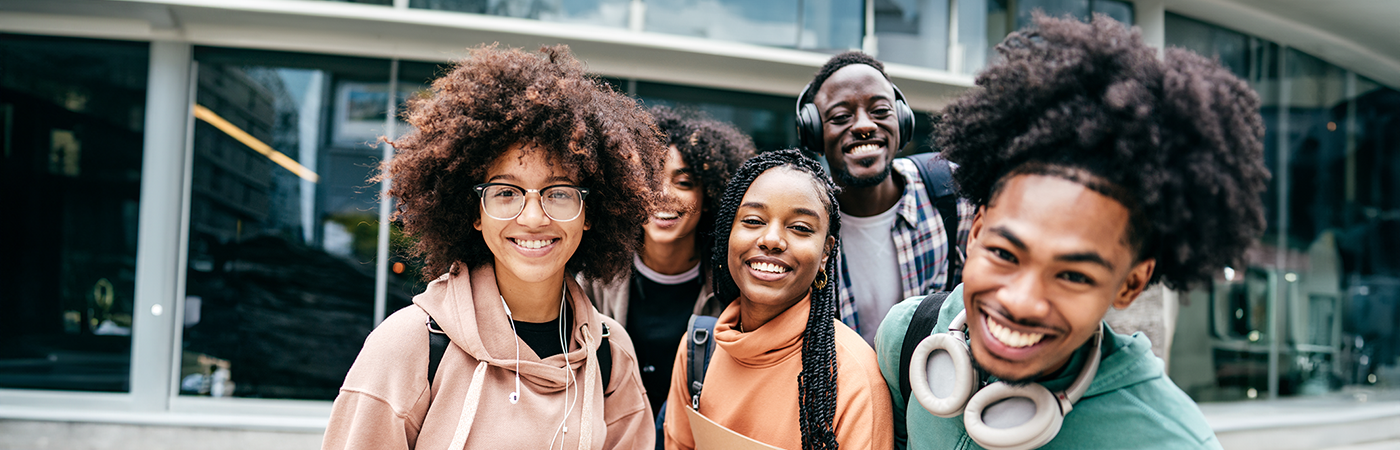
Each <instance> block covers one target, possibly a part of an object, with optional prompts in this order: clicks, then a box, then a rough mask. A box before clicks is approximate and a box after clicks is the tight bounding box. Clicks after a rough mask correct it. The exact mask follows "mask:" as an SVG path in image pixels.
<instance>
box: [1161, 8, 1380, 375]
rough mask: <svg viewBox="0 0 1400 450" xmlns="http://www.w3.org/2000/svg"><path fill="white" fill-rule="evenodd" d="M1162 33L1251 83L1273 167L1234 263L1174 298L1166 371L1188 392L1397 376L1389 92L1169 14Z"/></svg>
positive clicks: (1292, 53)
mask: <svg viewBox="0 0 1400 450" xmlns="http://www.w3.org/2000/svg"><path fill="white" fill-rule="evenodd" d="M1166 38H1167V43H1168V45H1176V46H1181V47H1185V48H1188V49H1191V50H1194V51H1196V52H1198V53H1201V54H1204V55H1212V56H1218V57H1219V58H1220V60H1221V62H1222V64H1224V65H1226V66H1227V67H1229V68H1230V69H1231V70H1232V71H1234V72H1235V73H1236V74H1238V75H1240V76H1241V77H1242V78H1244V79H1246V80H1247V81H1249V82H1250V84H1251V85H1252V86H1253V87H1254V88H1255V90H1256V91H1257V92H1258V93H1259V96H1260V99H1261V100H1262V104H1261V108H1260V113H1261V115H1262V116H1263V119H1264V124H1265V127H1266V132H1265V137H1264V152H1265V161H1266V164H1267V165H1268V166H1269V168H1270V170H1272V171H1273V178H1272V179H1271V180H1270V182H1269V189H1268V191H1267V192H1265V194H1264V195H1265V197H1264V204H1265V208H1266V211H1265V217H1266V219H1267V220H1268V228H1267V230H1266V232H1265V234H1264V236H1263V237H1261V239H1260V242H1259V246H1258V250H1256V251H1254V252H1252V253H1250V254H1249V255H1247V258H1246V265H1247V267H1240V268H1233V269H1232V270H1229V271H1226V272H1225V273H1222V274H1221V276H1220V278H1219V279H1218V280H1217V281H1216V282H1215V283H1214V284H1213V286H1210V287H1208V288H1206V289H1202V290H1200V291H1197V292H1193V293H1191V294H1190V301H1189V302H1187V303H1185V304H1184V305H1183V307H1182V309H1181V312H1180V316H1179V317H1178V320H1177V331H1176V336H1177V338H1176V341H1175V342H1174V343H1173V346H1172V356H1171V374H1172V379H1173V380H1174V381H1176V383H1177V384H1178V385H1179V386H1181V388H1182V389H1183V390H1185V391H1186V392H1187V393H1188V394H1190V395H1191V396H1192V397H1193V398H1195V399H1196V400H1197V401H1228V400H1240V399H1252V398H1269V397H1271V396H1273V395H1278V396H1294V395H1318V394H1325V393H1328V392H1334V391H1337V390H1342V389H1352V388H1355V387H1357V386H1364V387H1369V386H1381V387H1385V386H1394V385H1396V384H1400V369H1397V362H1400V361H1397V359H1398V358H1400V334H1398V333H1396V332H1395V331H1394V330H1396V329H1397V325H1400V258H1397V257H1395V256H1394V255H1396V254H1400V253H1398V252H1397V250H1400V239H1397V238H1396V236H1400V185H1397V184H1396V183H1395V182H1394V181H1392V180H1395V179H1397V178H1396V177H1397V176H1400V132H1397V131H1395V130H1400V92H1397V91H1396V90H1394V89H1391V88H1388V87H1384V86H1380V85H1378V84H1376V83H1374V82H1371V81H1369V80H1366V79H1364V78H1362V77H1358V76H1356V75H1355V74H1354V73H1351V72H1348V71H1347V70H1345V69H1343V68H1341V67H1338V66H1336V65H1333V64H1330V63H1327V62H1325V61H1323V60H1321V59H1318V58H1316V57H1313V56H1311V55H1308V54H1306V53H1302V52H1299V51H1297V50H1293V49H1288V48H1283V47H1280V46H1279V45H1277V44H1274V43H1271V42H1267V41H1263V40H1261V39H1258V38H1255V37H1251V36H1247V35H1244V34H1241V33H1237V32H1234V31H1231V30H1227V29H1223V28H1220V27H1217V26H1214V25H1210V24H1206V23H1203V22H1200V21H1196V20H1193V19H1188V18H1185V17H1181V16H1178V15H1175V14H1168V15H1167V21H1166ZM1271 356H1274V358H1273V359H1271V358H1270V357H1271ZM1271 361H1273V362H1272V363H1271Z"/></svg>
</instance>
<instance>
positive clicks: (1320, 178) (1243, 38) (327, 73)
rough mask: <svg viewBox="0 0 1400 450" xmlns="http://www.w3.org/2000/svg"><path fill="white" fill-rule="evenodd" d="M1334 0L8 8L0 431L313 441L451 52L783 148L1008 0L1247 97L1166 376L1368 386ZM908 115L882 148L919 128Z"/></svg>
mask: <svg viewBox="0 0 1400 450" xmlns="http://www.w3.org/2000/svg"><path fill="white" fill-rule="evenodd" d="M1359 3H1363V4H1353V5H1348V6H1324V5H1323V4H1322V2H1309V1H1303V0H1291V1H1282V2H1268V1H1263V0H1180V1H1174V0H1138V1H1122V0H778V1H764V2H748V1H739V0H360V1H346V2H339V1H314V0H240V1H233V0H112V1H99V0H69V1H44V0H6V1H4V2H0V122H2V123H0V126H2V127H0V145H3V151H4V164H3V169H0V170H3V173H4V177H3V180H4V181H3V183H4V184H5V186H6V188H7V189H6V190H5V191H6V192H8V193H10V195H11V198H13V199H15V200H14V201H13V205H14V208H12V209H11V211H12V212H11V213H10V214H9V215H7V217H8V219H7V220H4V221H0V227H3V235H4V236H8V237H9V238H8V239H5V242H6V244H5V246H4V248H5V251H4V255H5V256H6V257H5V258H4V259H3V263H0V264H4V269H5V270H0V299H3V301H0V446H6V445H13V446H25V447H42V446H43V445H39V444H37V443H40V442H42V443H44V445H49V444H52V445H55V446H59V447H67V446H71V445H62V443H63V442H69V441H64V440H63V439H68V438H65V437H63V436H78V437H77V438H72V439H89V440H90V441H91V440H93V439H105V438H100V437H94V436H113V438H112V439H119V440H124V441H127V442H126V443H125V444H123V445H126V446H132V447H133V448H134V447H142V448H163V447H171V446H179V445H174V444H172V443H171V442H168V441H169V439H165V440H162V439H161V438H160V436H176V438H170V439H175V440H177V441H180V440H194V439H198V440H201V441H206V440H207V441H210V442H235V443H237V444H236V445H231V446H237V447H241V446H246V445H248V444H249V443H253V442H260V443H262V444H266V445H269V446H274V447H286V448H310V447H308V445H310V446H314V445H315V443H316V442H319V438H320V430H321V429H323V428H324V425H325V420H326V416H327V415H328V412H329V409H330V401H331V400H332V399H333V398H334V397H335V394H336V391H337V389H338V387H339V386H340V382H341V380H342V379H343V378H344V376H345V373H346V371H347V370H348V369H349V366H350V364H351V363H352V362H353V360H354V357H355V355H356V354H357V353H358V351H359V346H360V343H361V342H363V340H364V338H365V336H366V335H368V333H369V331H370V330H371V329H372V328H373V327H374V325H375V324H377V323H378V322H379V321H380V320H382V319H383V318H384V317H385V316H386V315H387V314H389V313H392V312H393V311H394V310H396V309H398V308H401V307H404V306H407V305H408V304H409V302H410V299H411V297H412V296H413V295H414V294H415V293H417V292H419V291H421V290H422V289H423V287H424V284H423V283H422V282H421V281H419V273H418V271H417V266H416V265H415V263H414V261H412V260H410V259H407V258H405V257H403V256H401V253H402V252H401V250H402V245H403V244H402V243H403V237H402V236H401V235H400V233H399V231H398V230H396V229H394V228H393V227H392V226H390V227H381V226H379V224H381V223H385V222H387V220H386V217H387V214H388V211H389V205H386V204H383V203H381V202H379V201H378V198H379V194H380V192H382V190H383V189H385V186H383V185H381V184H377V183H370V182H369V181H367V180H368V179H369V178H370V177H371V176H372V175H373V174H374V172H375V168H376V165H377V164H379V163H380V162H381V161H383V160H385V159H387V158H390V157H392V152H391V151H390V148H389V147H388V146H387V145H386V144H383V143H381V141H380V140H379V139H380V137H381V136H382V137H387V138H389V139H392V138H393V137H394V136H398V135H401V134H402V133H403V132H404V131H405V130H406V128H407V125H406V124H404V123H403V122H401V121H400V120H397V118H396V114H393V113H390V112H391V111H398V110H399V108H400V107H401V105H402V104H403V102H404V101H405V100H406V99H408V98H410V97H412V96H413V95H417V93H419V92H421V91H423V90H424V89H426V87H427V85H428V83H429V82H430V81H431V80H432V79H433V78H434V77H435V76H436V75H437V74H440V73H441V72H442V71H443V70H444V67H445V64H446V63H448V62H449V61H451V60H453V59H454V58H457V57H460V56H462V55H463V54H465V49H466V48H468V47H472V46H476V45H481V44H490V43H499V45H502V46H510V47H523V48H527V49H532V48H538V47H539V46H541V45H553V44H560V43H562V44H567V45H569V46H570V47H571V48H572V49H573V51H574V53H575V54H576V55H577V56H578V57H579V58H580V59H582V60H583V61H584V62H585V63H586V64H587V66H588V69H589V70H590V71H591V72H594V73H596V74H598V75H599V76H600V77H602V78H603V79H605V80H607V81H608V82H609V83H611V84H613V85H614V86H615V87H616V88H617V89H618V90H620V91H623V92H627V93H629V94H631V95H633V96H635V97H637V98H639V99H640V100H641V101H642V102H643V103H645V104H648V105H653V104H667V105H679V106H689V107H693V108H696V109H699V110H702V111H705V112H707V113H709V114H710V115H712V116H714V117H716V118H718V119H721V120H726V121H729V122H732V123H734V124H736V125H737V126H739V127H740V128H741V129H742V130H743V131H745V132H747V133H749V134H750V135H751V136H753V138H754V140H755V142H756V143H757V144H758V146H759V147H760V149H762V150H772V149H778V148H785V147H791V146H794V145H796V144H797V136H796V133H795V129H794V127H793V125H792V123H793V118H794V102H795V97H796V95H797V93H798V92H800V91H801V90H802V87H803V86H804V84H805V83H806V82H807V81H808V80H809V79H810V78H811V76H812V74H813V73H814V72H815V71H816V69H817V68H818V67H819V66H820V65H821V64H822V63H823V62H825V60H826V59H827V58H828V57H829V56H830V55H831V54H834V53H836V52H840V51H845V50H849V49H861V50H864V51H866V52H868V53H872V54H875V55H877V57H879V58H880V59H881V60H883V61H886V62H887V63H889V66H888V72H889V73H890V75H891V77H892V78H894V81H895V82H896V83H897V84H898V85H899V86H900V87H901V89H902V90H903V92H904V93H905V94H906V96H907V97H908V100H909V102H910V104H911V106H913V108H914V109H915V110H916V111H919V112H921V113H928V112H936V111H938V110H939V109H941V108H942V106H943V105H945V104H946V103H947V102H948V101H949V100H951V99H952V98H954V97H955V96H956V95H958V94H959V93H961V92H963V91H965V90H966V89H969V88H970V87H971V86H972V81H973V77H974V76H975V74H976V72H977V71H978V70H979V69H980V68H981V67H984V66H985V65H986V64H987V62H988V61H990V60H992V59H993V58H995V51H994V49H993V47H994V46H995V44H996V43H997V42H999V41H1000V40H1001V39H1002V38H1003V37H1004V36H1005V35H1006V34H1007V33H1009V32H1010V31H1013V30H1016V29H1019V28H1021V27H1023V26H1025V25H1026V24H1027V23H1028V22H1029V19H1030V15H1031V12H1032V11H1034V10H1037V9H1039V10H1043V11H1046V12H1048V13H1050V14H1053V15H1065V14H1068V15H1072V16H1076V17H1081V18H1086V19H1087V18H1089V17H1091V15H1093V14H1095V13H1099V14H1103V16H1100V17H1101V18H1103V20H1119V21H1122V22H1125V23H1132V24H1135V25H1137V26H1139V27H1141V28H1142V30H1143V34H1144V37H1145V38H1146V39H1147V40H1148V42H1149V43H1152V44H1154V45H1158V46H1178V47H1184V48H1188V49H1192V50H1195V51H1197V52H1199V53H1202V54H1206V55H1212V56H1216V57H1218V58H1219V59H1220V61H1221V62H1222V63H1223V64H1225V65H1226V66H1227V67H1229V68H1230V69H1231V70H1233V71H1235V73H1236V74H1238V75H1239V76H1241V77H1242V78H1244V79H1246V80H1248V81H1249V82H1250V83H1251V84H1252V85H1253V86H1254V87H1255V88H1256V90H1257V91H1258V92H1259V94H1260V96H1261V98H1262V99H1263V100H1264V101H1263V107H1262V110H1261V113H1262V114H1263V116H1264V118H1265V121H1266V124H1267V126H1268V135H1267V136H1266V148H1265V150H1266V154H1267V158H1268V160H1267V163H1268V165H1269V167H1270V169H1271V170H1272V171H1273V173H1274V176H1273V178H1272V179H1271V181H1270V188H1269V191H1268V192H1267V193H1266V194H1265V204H1266V205H1267V208H1268V219H1269V228H1268V231H1267V234H1266V235H1265V236H1264V237H1263V238H1261V240H1260V245H1259V246H1258V249H1257V251H1255V252H1253V253H1251V254H1250V255H1249V259H1248V264H1247V267H1238V268H1232V269H1230V270H1226V271H1225V272H1224V273H1222V274H1220V277H1219V279H1218V280H1217V282H1216V283H1214V285H1213V286H1210V287H1207V288H1204V289H1201V290H1199V291H1196V292H1189V293H1168V295H1164V296H1163V297H1164V298H1165V299H1166V301H1167V303H1168V306H1169V307H1168V308H1163V309H1164V310H1165V311H1167V313H1166V314H1167V315H1168V316H1170V317H1175V318H1176V320H1175V321H1171V320H1168V321H1166V323H1168V324H1169V325H1168V327H1167V332H1166V333H1165V334H1166V337H1165V339H1167V340H1169V341H1171V342H1172V343H1173V344H1172V345H1171V346H1170V347H1169V348H1170V351H1169V353H1164V354H1163V355H1162V356H1164V357H1168V360H1169V362H1170V365H1169V371H1170V374H1171V376H1172V378H1173V379H1174V380H1175V381H1176V382H1177V384H1178V385H1179V386H1180V387H1181V388H1182V389H1183V390H1185V391H1186V392H1187V393H1189V394H1190V395H1191V396H1192V397H1193V398H1195V399H1196V400H1197V401H1198V402H1200V403H1202V404H1203V405H1213V404H1222V405H1231V404H1240V403H1247V402H1259V401H1268V400H1270V399H1288V398H1294V397H1309V398H1334V397H1337V396H1347V395H1356V394H1357V393H1361V395H1363V396H1364V395H1368V394H1369V395H1371V396H1372V397H1373V398H1385V397H1386V394H1387V393H1388V392H1389V388H1390V387H1392V386H1395V385H1396V384H1397V383H1400V371H1397V369H1396V366H1397V358H1400V333H1396V332H1395V331H1394V330H1396V329H1397V328H1400V327H1397V325H1400V257H1396V256H1394V255H1397V254H1400V185H1396V184H1395V182H1394V181H1392V180H1397V179H1400V177H1397V176H1396V175H1400V173H1395V172H1400V91H1397V90H1396V89H1397V87H1400V50H1397V49H1396V48H1392V47H1393V46H1388V45H1386V44H1385V43H1387V42H1394V41H1395V40H1396V39H1400V32H1395V31H1393V30H1390V28H1391V27H1388V26H1387V24H1386V22H1387V20H1386V19H1385V17H1387V16H1386V14H1389V16H1388V17H1389V18H1390V19H1396V18H1400V7H1397V6H1395V5H1391V4H1387V3H1385V2H1359ZM1372 13H1375V14H1372ZM1373 16H1379V17H1373ZM1387 33H1389V34H1387ZM918 117H919V119H918V123H917V128H918V129H917V130H916V132H915V136H916V142H914V143H912V144H910V145H909V146H908V147H906V148H905V149H904V151H905V152H920V151H928V150H931V148H930V146H929V143H928V139H927V135H928V120H927V114H918ZM1178 302H1179V305H1180V306H1179V308H1180V310H1179V313H1175V314H1173V313H1172V312H1173V311H1174V310H1175V309H1176V306H1177V305H1178ZM1363 400H1364V399H1363ZM1397 404H1400V403H1397ZM1387 417H1389V416H1387ZM1397 417H1400V415H1397ZM1218 430H1220V429H1218ZM1226 431H1228V430H1226ZM162 433H165V434H162ZM233 438H236V439H233ZM142 439H145V441H143V440H142ZM230 439H231V440H230ZM258 439H262V441H257V440H258ZM72 442H78V441H72ZM218 445H223V444H217V445H216V447H217V446H218ZM103 448H110V447H103Z"/></svg>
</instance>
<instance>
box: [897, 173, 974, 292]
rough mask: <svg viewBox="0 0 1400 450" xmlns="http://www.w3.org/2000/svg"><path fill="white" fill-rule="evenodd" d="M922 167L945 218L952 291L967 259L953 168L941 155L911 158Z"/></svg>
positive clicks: (945, 285) (923, 177) (923, 178)
mask: <svg viewBox="0 0 1400 450" xmlns="http://www.w3.org/2000/svg"><path fill="white" fill-rule="evenodd" d="M909 159H910V160H911V161H913V162H914V165H915V166H917V167H918V168H919V179H920V180H921V181H923V182H924V189H926V190H927V191H928V198H929V200H932V201H933V207H934V209H937V210H938V216H939V217H941V218H942V219H943V230H944V232H945V233H947V235H948V280H947V281H945V282H944V283H943V290H945V291H951V290H953V288H955V287H957V286H958V284H959V283H962V266H963V256H962V253H961V252H959V251H958V222H959V221H960V219H961V217H960V216H959V215H958V195H957V192H956V191H954V190H953V166H952V165H951V164H949V163H948V160H946V159H943V156H942V155H941V154H939V153H919V154H916V155H911V156H909Z"/></svg>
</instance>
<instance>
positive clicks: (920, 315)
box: [899, 291, 948, 408]
mask: <svg viewBox="0 0 1400 450" xmlns="http://www.w3.org/2000/svg"><path fill="white" fill-rule="evenodd" d="M947 299H948V291H941V292H934V293H932V294H929V295H926V296H924V299H923V300H922V301H920V302H919V307H918V308H916V309H914V316H913V317H910V318H909V329H908V330H905V332H904V346H903V347H900V349H899V393H900V395H902V396H904V407H905V408H908V407H909V394H910V393H911V392H913V391H912V390H911V389H912V388H911V387H910V385H909V362H910V361H912V360H913V359H914V348H915V347H918V346H919V342H922V341H923V340H924V338H926V337H929V335H930V334H931V333H932V331H933V327H934V326H936V325H938V311H939V310H941V309H943V301H944V300H947Z"/></svg>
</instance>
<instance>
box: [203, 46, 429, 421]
mask: <svg viewBox="0 0 1400 450" xmlns="http://www.w3.org/2000/svg"><path fill="white" fill-rule="evenodd" d="M194 58H195V61H196V62H198V64H199V73H198V90H197V93H196V98H195V102H196V106H195V117H196V119H197V121H196V125H195V129H194V139H193V141H194V161H193V171H194V173H193V185H192V193H191V201H190V217H189V223H190V226H189V259H188V260H189V263H188V267H187V271H186V275H187V281H186V285H187V288H186V306H185V311H186V314H185V317H184V332H183V341H182V343H181V348H182V350H183V353H182V354H183V358H182V364H181V369H180V376H181V379H180V392H181V394H184V395H209V396H215V397H221V396H237V397H263V398H292V399H321V400H330V399H333V398H335V395H336V392H337V390H338V388H339V387H340V385H341V383H342V381H343V380H344V378H345V373H346V372H347V371H348V370H349V368H350V364H351V363H352V362H354V359H355V355H356V354H358V352H359V349H360V345H359V344H360V343H362V342H364V338H365V336H367V335H368V334H369V331H370V329H371V327H372V325H373V314H374V292H375V269H376V266H375V258H376V249H377V245H378V229H377V226H376V225H375V224H377V222H378V215H379V214H378V209H379V203H378V201H377V196H378V193H379V186H378V185H377V184H371V183H369V182H368V181H366V180H367V179H368V178H369V177H370V176H371V174H372V173H373V171H374V168H375V167H376V164H377V163H378V162H379V160H380V159H381V157H382V150H381V148H380V147H379V146H378V145H377V144H376V139H377V138H378V137H379V136H380V135H382V134H384V131H385V125H386V124H385V122H386V118H387V113H386V112H387V111H388V109H389V108H388V103H389V95H390V94H389V93H390V92H391V91H392V89H391V86H390V83H389V80H390V67H391V63H390V62H389V61H387V60H374V59H364V58H349V57H335V56H323V55H306V54H292V53H278V52H264V51H250V50H231V49H220V48H207V47H197V48H196V49H195V52H194ZM410 92H411V91H407V90H403V91H398V92H397V95H396V97H398V101H402V99H403V98H406V96H407V95H408V94H409V93H410ZM390 295H391V296H394V295H399V296H402V295H403V294H401V293H399V292H397V291H391V292H390Z"/></svg>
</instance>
